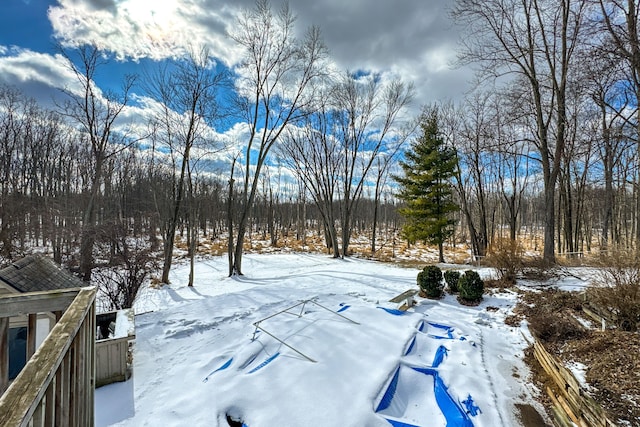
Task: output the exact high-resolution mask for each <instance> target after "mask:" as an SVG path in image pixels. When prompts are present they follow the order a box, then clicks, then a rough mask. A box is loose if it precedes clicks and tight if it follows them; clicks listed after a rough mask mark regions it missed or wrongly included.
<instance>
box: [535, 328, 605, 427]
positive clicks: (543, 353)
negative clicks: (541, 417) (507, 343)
mask: <svg viewBox="0 0 640 427" xmlns="http://www.w3.org/2000/svg"><path fill="white" fill-rule="evenodd" d="M533 354H534V356H535V358H536V359H537V360H538V362H540V365H541V366H542V368H543V369H544V370H545V372H546V373H547V375H548V376H549V378H551V379H552V380H553V384H554V386H555V387H553V388H551V387H547V393H548V394H549V397H551V400H552V401H553V404H554V407H553V415H554V417H555V420H556V422H557V424H558V425H560V426H561V427H571V426H573V425H577V426H579V427H615V424H614V423H613V422H612V421H611V420H609V419H608V418H607V415H606V413H605V412H604V410H603V409H602V407H601V406H600V405H599V404H598V402H596V401H595V400H594V399H593V398H592V397H591V396H589V395H588V393H586V391H585V390H584V389H583V388H582V387H581V386H580V383H579V382H578V380H576V378H575V376H574V375H573V374H572V373H571V371H569V370H568V369H567V368H565V367H564V365H563V364H562V362H560V361H559V360H558V359H557V358H555V357H554V356H552V355H551V354H550V353H549V352H548V351H547V350H546V349H545V348H544V346H543V345H542V344H541V343H540V342H539V341H538V340H537V339H536V340H535V342H534V344H533ZM572 423H573V424H572Z"/></svg>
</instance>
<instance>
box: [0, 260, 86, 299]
mask: <svg viewBox="0 0 640 427" xmlns="http://www.w3.org/2000/svg"><path fill="white" fill-rule="evenodd" d="M0 280H1V281H2V282H4V283H6V284H7V285H9V286H11V287H12V288H14V289H15V290H17V291H18V292H36V291H53V290H57V289H69V288H81V287H83V286H84V283H83V282H82V280H80V279H78V278H77V277H75V276H73V275H72V274H71V273H69V272H67V271H64V270H62V269H61V268H60V267H58V265H57V264H56V263H54V262H53V261H52V260H51V259H49V258H47V257H45V256H42V255H29V256H27V257H25V258H22V259H21V260H18V261H16V262H14V263H12V264H11V265H9V266H8V267H5V268H3V269H2V270H0Z"/></svg>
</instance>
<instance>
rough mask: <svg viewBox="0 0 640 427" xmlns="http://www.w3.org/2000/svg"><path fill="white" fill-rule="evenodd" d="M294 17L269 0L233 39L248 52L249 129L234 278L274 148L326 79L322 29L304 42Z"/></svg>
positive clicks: (242, 73)
mask: <svg viewBox="0 0 640 427" xmlns="http://www.w3.org/2000/svg"><path fill="white" fill-rule="evenodd" d="M294 21H295V18H294V16H293V14H292V13H291V11H290V10H289V8H288V6H287V5H286V4H285V5H283V7H282V9H280V11H279V12H278V13H277V14H275V15H274V14H273V13H272V11H271V6H270V4H269V2H268V1H266V0H258V1H257V2H256V5H255V8H254V9H251V10H245V11H243V13H242V14H241V16H240V18H239V21H238V23H237V25H236V26H235V30H234V31H233V32H232V33H231V38H232V39H233V40H234V41H235V42H236V43H237V44H238V45H239V46H240V48H242V49H243V51H244V58H243V60H242V62H241V63H240V65H239V66H238V68H237V72H238V75H239V79H238V83H237V90H238V92H239V98H238V107H239V111H240V114H242V116H243V117H244V119H245V120H246V123H247V125H248V133H249V135H248V141H247V143H246V146H245V148H244V159H243V161H244V174H243V177H242V179H243V183H242V191H241V192H239V193H238V195H237V196H238V198H239V200H238V202H239V203H238V204H239V219H238V222H237V234H236V236H235V238H234V236H232V235H230V236H229V239H230V245H231V246H230V247H231V248H232V249H233V250H232V251H230V253H229V255H230V258H229V275H233V274H238V275H241V274H242V254H243V244H244V239H245V235H246V232H247V226H248V221H249V214H250V211H251V207H252V206H253V203H254V200H255V198H256V193H257V191H258V187H259V178H260V174H261V172H262V168H263V166H264V165H265V162H266V160H267V157H268V155H269V152H270V151H271V148H272V147H273V145H274V144H275V143H276V141H278V140H279V138H280V136H281V135H282V132H283V131H284V130H285V128H286V127H287V125H289V124H290V123H292V122H296V121H297V120H299V119H300V118H302V117H304V116H305V115H306V114H308V108H309V107H310V106H311V105H312V101H313V90H312V85H313V83H314V82H315V81H316V80H318V79H319V78H320V77H321V76H323V75H324V74H325V64H324V63H323V61H324V58H325V57H326V53H327V51H326V47H325V45H324V43H323V42H322V39H321V37H320V30H319V29H318V28H315V27H312V28H310V29H309V30H308V31H307V32H306V34H305V35H304V37H303V38H302V39H297V38H296V36H295V34H294Z"/></svg>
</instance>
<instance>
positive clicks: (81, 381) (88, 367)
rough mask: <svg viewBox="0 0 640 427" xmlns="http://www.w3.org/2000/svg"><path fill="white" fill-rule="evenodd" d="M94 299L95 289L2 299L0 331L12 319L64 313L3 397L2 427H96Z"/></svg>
mask: <svg viewBox="0 0 640 427" xmlns="http://www.w3.org/2000/svg"><path fill="white" fill-rule="evenodd" d="M95 296H96V292H95V289H94V288H83V289H75V290H65V291H51V292H33V293H26V294H18V295H10V296H6V297H0V313H2V316H3V317H2V318H0V329H2V327H3V324H8V317H11V316H17V315H25V314H29V315H31V314H34V313H42V312H48V311H52V312H57V313H60V314H57V315H56V318H59V321H58V322H57V323H56V325H55V326H54V328H53V329H52V330H51V332H50V333H49V335H48V336H47V338H46V339H45V341H44V342H43V343H42V345H41V346H40V347H39V348H38V350H37V351H35V353H34V354H33V356H32V357H31V358H30V359H29V361H28V362H27V364H26V365H25V367H24V368H23V369H22V371H21V372H20V374H19V375H18V377H17V378H16V379H15V380H14V381H13V383H12V384H11V385H10V386H9V388H8V389H7V390H6V391H5V392H4V394H2V396H1V397H0V426H7V427H18V426H19V427H27V426H33V427H42V426H46V427H49V426H71V427H91V426H93V425H94V386H95V334H96V323H95ZM63 311H64V314H61V313H62V312H63ZM5 328H6V326H5ZM28 333H29V332H28ZM1 339H4V340H5V341H3V342H0V344H2V348H5V349H6V347H7V345H6V344H7V343H6V332H5V333H3V332H2V331H0V340H1ZM0 359H1V357H0ZM1 371H2V369H0V374H2V373H3V372H1Z"/></svg>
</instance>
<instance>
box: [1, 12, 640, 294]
mask: <svg viewBox="0 0 640 427" xmlns="http://www.w3.org/2000/svg"><path fill="white" fill-rule="evenodd" d="M556 6H558V4H557V2H549V1H546V0H526V1H513V0H509V1H497V0H496V1H493V0H492V1H476V0H459V1H457V2H455V5H453V6H452V10H451V16H452V17H453V19H454V20H455V21H456V22H457V23H459V24H461V25H462V26H463V27H464V28H465V29H466V33H465V36H464V37H463V38H462V40H463V42H462V44H461V46H460V48H459V51H458V57H459V64H474V65H475V66H476V68H477V69H478V74H477V76H476V78H477V82H478V84H477V88H476V90H475V91H473V92H472V93H469V94H468V95H467V96H466V97H465V98H464V99H460V100H445V99H443V100H441V101H438V102H433V103H430V104H428V105H422V104H425V102H424V100H422V99H418V98H417V97H416V87H417V86H418V85H420V82H409V81H404V80H403V79H401V78H400V77H399V76H397V75H392V74H377V73H375V72H369V71H366V70H356V71H348V70H338V69H335V67H333V66H332V63H331V55H330V52H329V51H328V49H327V48H326V46H325V44H324V41H323V38H322V33H321V29H320V28H316V27H310V28H308V29H306V31H302V32H300V31H298V30H300V29H299V28H296V26H295V15H294V14H293V12H292V11H291V10H289V9H288V8H287V7H284V8H282V9H280V10H277V11H273V10H272V8H271V5H270V4H269V3H268V2H266V1H259V2H258V3H256V5H255V7H254V8H253V9H249V10H246V11H245V12H244V13H243V14H241V15H239V17H238V22H237V25H235V26H234V32H232V33H231V34H230V36H231V39H232V40H233V41H234V42H235V43H236V44H237V46H238V49H239V51H238V52H242V55H243V56H242V58H243V59H242V60H240V61H239V62H238V65H236V66H234V67H229V68H227V67H225V66H223V65H222V64H221V63H217V62H216V58H215V56H214V52H211V51H209V50H207V49H199V48H195V47H194V48H193V49H191V50H190V51H189V53H188V54H187V55H186V56H184V57H176V58H174V59H172V60H171V61H168V62H167V64H166V67H165V68H162V69H161V70H160V71H159V72H157V73H147V72H141V73H140V74H139V75H137V76H125V77H124V78H123V79H122V81H120V82H119V86H118V87H119V89H113V88H112V89H110V90H104V91H103V90H100V89H99V88H98V87H97V86H96V85H95V82H94V75H95V73H97V72H99V71H100V70H101V69H102V68H103V67H104V66H105V64H107V63H108V61H110V60H111V59H109V57H108V56H106V55H105V54H104V53H103V52H101V51H100V50H99V49H98V47H96V46H85V47H81V48H77V49H76V48H69V47H65V48H64V49H63V50H62V52H63V55H64V57H65V58H66V60H67V61H68V67H69V68H68V69H69V71H70V72H71V73H72V74H73V75H74V76H75V79H76V82H75V83H74V85H72V86H69V87H66V88H64V90H63V91H62V92H61V94H60V95H61V97H60V98H59V100H58V101H57V102H56V103H55V105H53V106H52V105H44V104H43V105H39V104H38V103H37V102H36V101H34V100H32V99H30V98H29V97H28V96H27V95H25V94H22V93H20V92H19V91H18V90H16V89H15V88H13V87H9V86H4V87H2V88H0V174H1V176H2V180H1V181H0V253H1V254H2V256H3V258H4V260H6V261H9V260H11V259H13V258H15V257H19V256H21V255H23V254H26V253H29V252H31V251H33V250H36V248H44V250H46V251H50V253H52V254H53V257H54V258H55V260H56V261H58V262H61V263H63V264H65V265H67V266H69V267H71V268H72V269H73V270H74V271H75V272H77V273H78V274H79V275H80V276H81V277H82V278H83V279H84V280H86V281H89V280H91V279H92V272H93V273H96V272H99V271H100V269H101V268H103V267H109V266H115V265H119V266H128V267H124V268H125V269H129V270H130V272H131V275H130V276H127V277H129V279H127V280H133V281H134V282H136V281H139V280H144V279H145V278H147V277H148V275H146V274H142V273H141V272H140V271H139V266H138V267H136V266H134V265H133V264H140V263H142V264H144V265H145V266H146V267H145V268H146V269H147V271H149V270H151V269H153V267H151V265H152V264H149V262H151V261H152V260H153V259H156V261H157V258H158V254H159V251H160V252H161V253H162V255H161V256H160V258H161V259H162V262H161V264H162V274H161V277H158V278H157V280H159V281H161V282H164V283H167V282H168V281H169V272H170V269H171V263H172V260H173V259H174V256H175V254H174V250H176V249H177V248H179V250H180V254H181V255H182V254H183V253H184V254H186V256H188V257H189V259H191V260H192V261H193V259H194V257H195V256H197V254H198V252H199V250H200V248H199V244H200V243H201V242H203V241H209V242H222V243H220V244H221V245H227V246H226V247H227V253H228V256H229V272H228V273H229V274H230V275H234V274H238V275H240V274H243V270H242V254H243V251H244V248H246V247H251V246H252V245H253V241H254V240H256V239H257V238H259V239H260V240H264V241H268V242H269V243H268V244H269V245H271V246H272V247H279V246H283V245H293V246H295V247H299V248H304V247H305V244H306V242H307V239H308V238H310V237H311V236H313V237H314V238H316V239H319V240H322V241H323V243H324V246H325V248H326V250H327V252H328V253H330V254H331V255H332V256H334V257H347V256H349V255H351V254H352V253H353V250H352V249H353V248H352V242H353V241H354V239H357V241H358V247H359V248H358V250H359V251H361V248H362V246H366V247H368V248H370V249H369V250H368V255H370V256H372V257H377V256H378V255H379V253H380V250H381V248H385V247H386V248H388V247H389V246H390V245H393V249H394V253H395V245H396V244H399V243H398V242H401V241H402V242H405V243H406V242H407V240H408V241H409V242H410V243H414V242H418V243H422V242H431V243H432V244H434V245H438V246H441V251H440V252H441V254H442V252H443V251H446V248H447V247H451V246H453V245H459V244H461V243H462V244H468V247H469V256H470V257H471V256H473V257H476V258H478V259H482V258H483V257H485V256H487V255H488V254H489V253H490V252H491V251H492V250H494V249H495V248H496V247H497V245H498V242H499V241H501V240H503V239H507V240H510V241H514V242H515V241H519V242H525V243H526V246H527V248H529V249H530V250H531V251H533V252H534V253H538V254H540V256H542V257H543V258H544V259H545V261H546V262H548V263H553V262H554V261H555V259H556V256H557V255H562V256H565V255H566V256H573V255H575V254H578V253H585V252H590V251H591V252H596V251H600V252H604V251H610V250H613V251H615V250H627V251H630V250H636V249H637V248H638V245H639V242H640V223H639V220H640V215H639V214H638V212H640V209H639V207H640V169H639V167H638V166H639V165H640V156H639V155H638V154H639V149H638V135H640V120H639V118H640V109H639V108H638V101H639V99H640V89H639V88H640V77H638V75H639V73H640V71H639V70H640V66H639V65H638V63H637V56H638V55H637V51H638V49H640V47H639V46H640V42H638V40H639V37H638V30H637V9H638V5H637V4H635V2H631V1H630V2H627V3H624V4H622V3H619V2H609V1H605V0H599V1H587V0H564V1H562V2H561V3H560V4H559V7H556ZM267 28H268V29H269V31H268V32H265V29H267ZM302 30H304V29H302ZM141 71H144V70H141ZM114 87H115V86H114ZM421 109H422V110H423V111H437V112H438V113H437V115H438V129H437V131H434V132H435V133H434V135H433V137H434V138H437V139H438V140H440V141H441V142H442V146H443V147H445V148H446V150H447V152H450V153H451V154H452V158H455V161H452V163H451V166H452V171H451V173H449V172H448V171H447V172H446V173H445V172H444V171H442V170H439V169H437V168H435V165H434V166H433V167H429V170H430V171H431V173H435V174H436V175H438V176H436V178H437V179H440V180H441V181H442V182H443V183H446V184H447V185H449V184H450V185H451V189H452V190H453V192H452V199H451V209H449V208H447V209H446V213H445V214H444V216H443V218H442V221H443V224H447V227H450V229H449V231H447V232H446V233H444V234H441V237H442V238H439V239H436V240H433V239H431V237H426V236H425V235H422V234H412V233H408V232H407V231H406V230H407V229H406V228H405V234H401V233H400V231H401V229H402V227H403V225H406V224H408V223H410V217H409V216H405V217H402V216H401V214H402V213H404V214H408V213H409V209H410V208H411V206H412V204H413V203H414V202H415V200H416V199H415V196H414V195H412V194H409V193H403V192H402V190H401V188H400V186H399V184H398V182H399V183H400V184H402V183H403V180H404V179H406V178H408V177H410V175H411V174H412V173H413V172H414V171H416V167H415V166H416V165H413V164H412V163H411V159H412V157H411V147H413V146H415V144H416V143H417V141H419V140H420V138H422V137H423V136H424V134H423V132H424V130H425V125H426V124H427V123H428V121H429V118H428V116H429V115H426V116H425V115H422V116H420V113H417V114H416V111H420V110H421ZM142 112H143V113H142ZM447 162H448V161H447ZM438 166H441V164H438ZM392 176H395V177H397V178H398V182H396V181H394V180H392V179H390V177H392ZM454 206H458V207H459V209H454V208H453V207H454ZM429 216H430V217H432V216H433V215H431V214H430V215H429ZM436 216H437V215H436ZM453 224H455V226H453ZM363 241H364V242H365V244H364V245H363V244H362V242H363ZM38 250H41V249H38ZM441 259H442V256H441ZM136 260H138V261H136ZM154 262H155V261H154ZM125 276H126V275H125ZM140 277H142V279H136V278H140ZM100 280H101V281H103V282H109V283H110V282H111V281H112V280H113V277H112V278H105V277H103V276H101V278H100ZM123 280H124V279H123Z"/></svg>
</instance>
